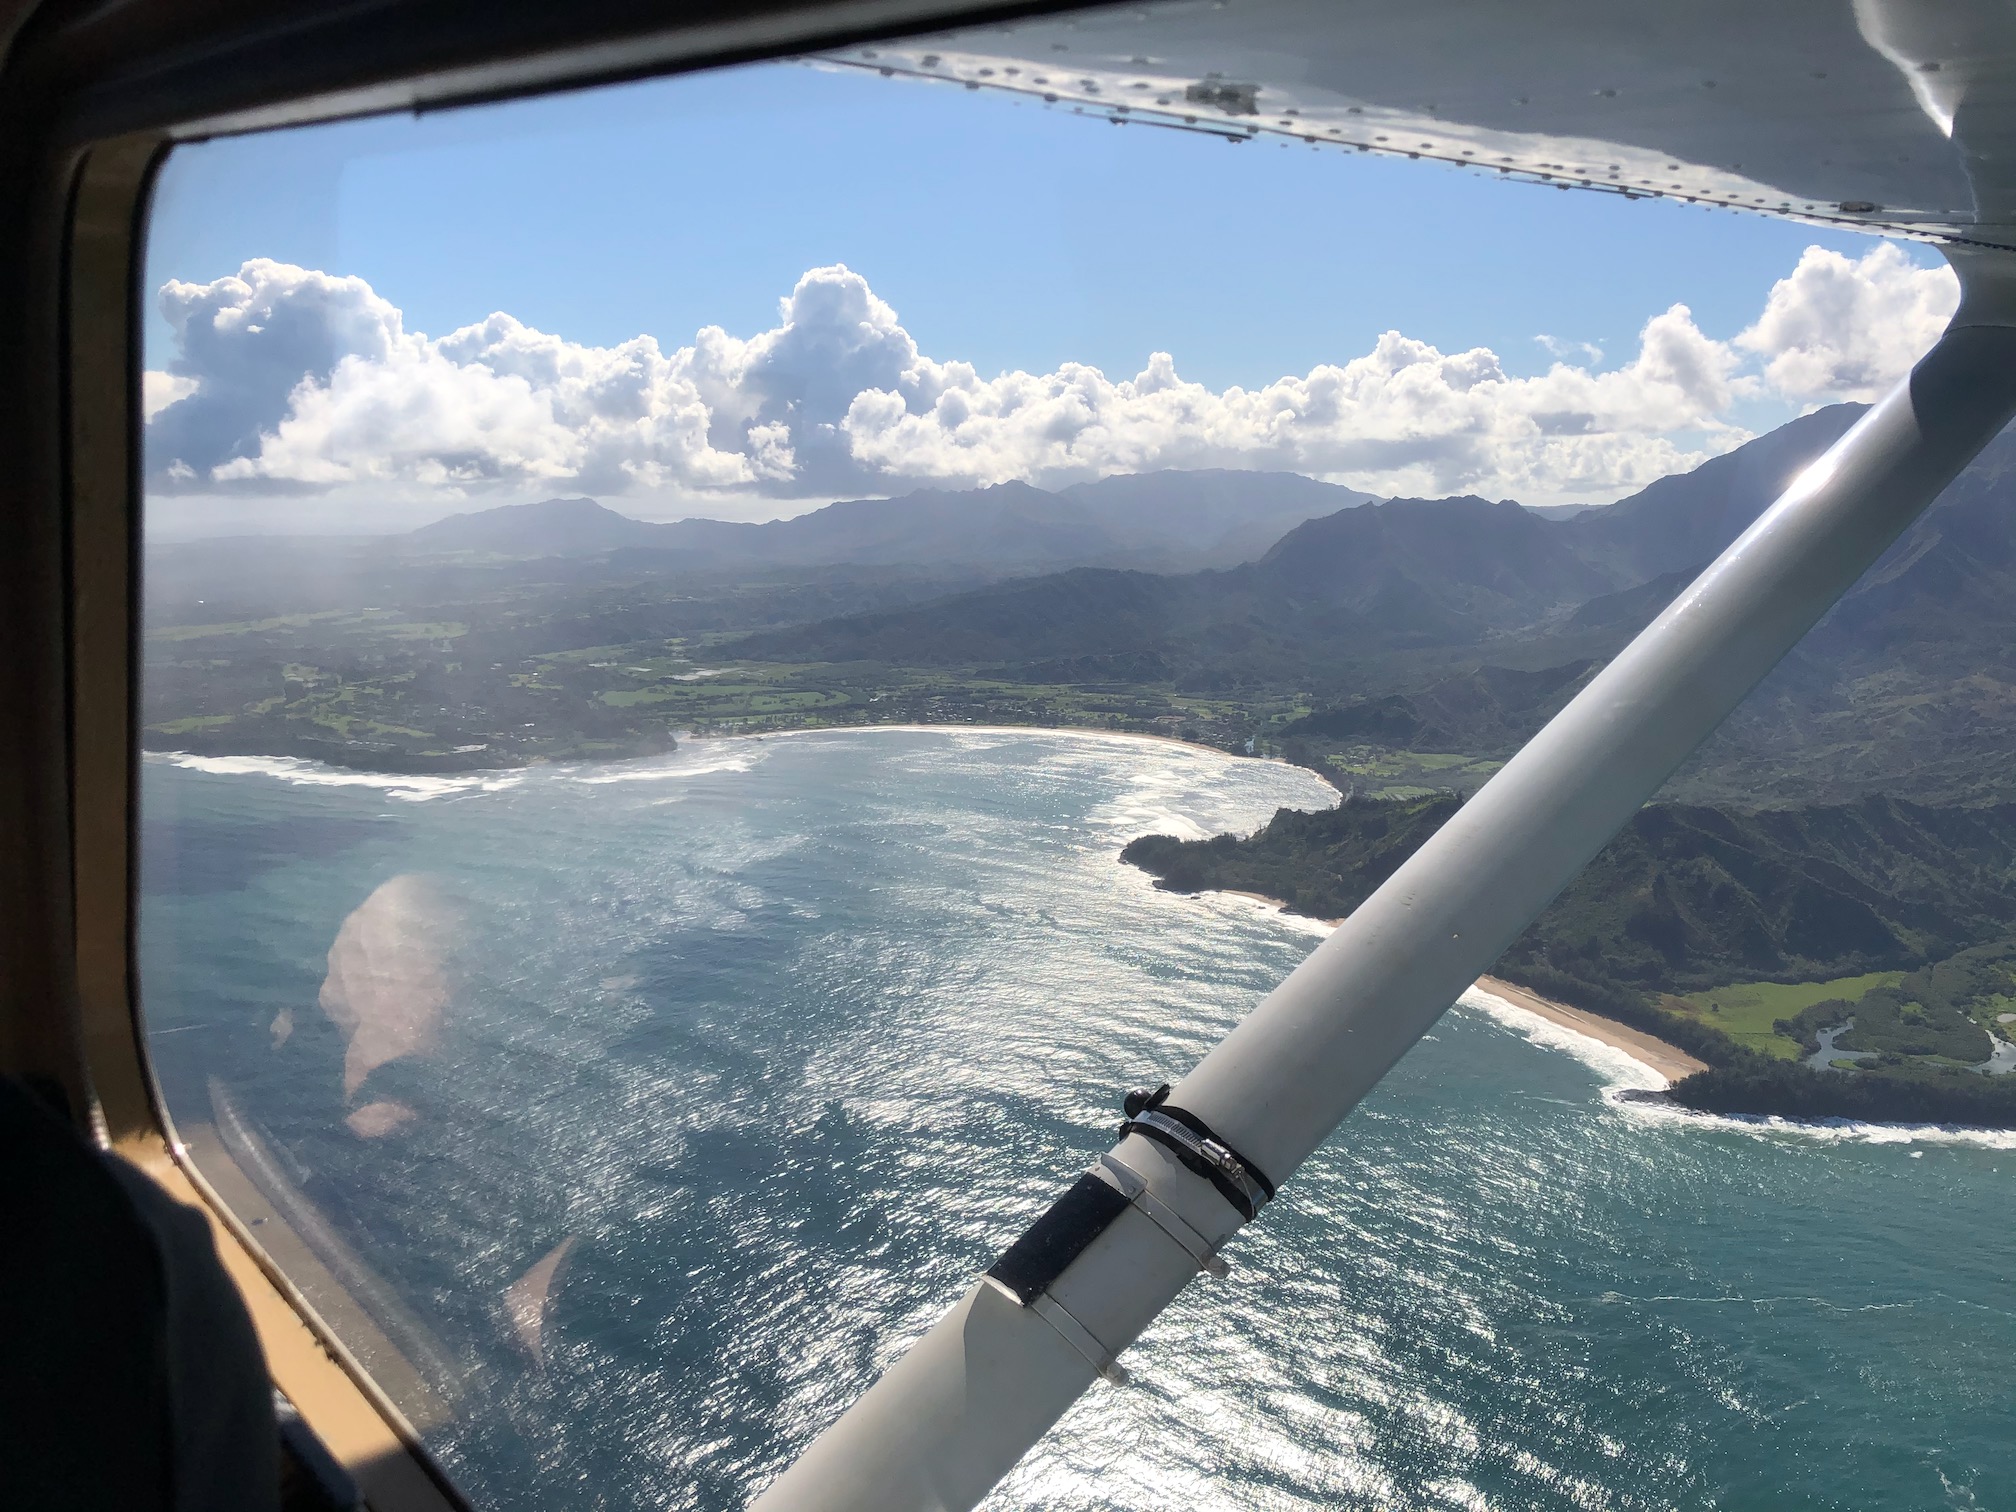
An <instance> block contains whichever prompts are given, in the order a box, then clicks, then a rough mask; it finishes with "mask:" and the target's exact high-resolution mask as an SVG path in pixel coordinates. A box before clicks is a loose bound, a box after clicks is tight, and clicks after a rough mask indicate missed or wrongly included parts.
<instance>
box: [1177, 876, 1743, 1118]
mask: <svg viewBox="0 0 2016 1512" xmlns="http://www.w3.org/2000/svg"><path fill="white" fill-rule="evenodd" d="M1210 890H1211V891H1212V892H1214V893H1217V894H1218V895H1219V896H1221V897H1227V898H1244V899H1246V900H1247V901H1248V902H1252V903H1260V904H1264V905H1265V906H1267V907H1268V908H1271V909H1274V910H1275V911H1276V912H1278V913H1284V914H1285V913H1287V912H1288V910H1287V907H1286V905H1284V904H1283V903H1282V902H1281V900H1280V899H1279V898H1270V897H1268V896H1266V895H1265V894H1264V893H1256V892H1245V891H1242V890H1241V889H1238V888H1233V887H1214V888H1212V889H1210ZM1294 917H1297V918H1300V917H1305V916H1304V915H1295V916H1294ZM1311 922H1313V923H1319V924H1324V925H1327V926H1328V927H1329V928H1331V929H1335V928H1336V927H1337V926H1338V925H1339V924H1341V923H1342V922H1343V920H1341V919H1316V920H1312V921H1311ZM1472 986H1473V987H1474V988H1475V989H1476V990H1477V991H1479V992H1483V993H1487V994H1489V995H1490V996H1491V997H1494V998H1497V999H1498V1000H1499V1001H1500V1002H1501V1003H1509V1004H1510V1005H1511V1006H1512V1007H1514V1008H1518V1009H1522V1010H1523V1011H1525V1012H1527V1013H1531V1014H1533V1015H1535V1016H1536V1017H1539V1018H1543V1019H1546V1020H1547V1021H1548V1022H1549V1023H1550V1024H1555V1025H1558V1026H1559V1027H1561V1028H1563V1029H1572V1030H1573V1031H1574V1032H1575V1033H1577V1034H1583V1035H1587V1036H1588V1037H1589V1038H1590V1039H1593V1040H1595V1041H1597V1042H1598V1043H1599V1044H1604V1045H1608V1046H1609V1047H1610V1048H1611V1049H1612V1050H1621V1051H1622V1052H1623V1053H1624V1054H1626V1055H1628V1056H1630V1057H1631V1059H1633V1060H1635V1061H1636V1062H1638V1064H1639V1065H1641V1066H1643V1067H1645V1068H1646V1069H1647V1070H1648V1071H1651V1072H1654V1073H1655V1074H1657V1075H1659V1076H1662V1077H1664V1078H1665V1079H1666V1082H1667V1084H1668V1085H1669V1086H1670V1085H1671V1084H1672V1083H1674V1082H1677V1081H1680V1080H1682V1079H1684V1078H1686V1077H1689V1076H1692V1075H1693V1074H1694V1073H1695V1072H1696V1071H1706V1070H1707V1069H1708V1063H1707V1062H1706V1061H1704V1060H1701V1059H1699V1058H1697V1057H1695V1056H1692V1055H1689V1054H1688V1053H1687V1052H1686V1051H1685V1050H1682V1049H1681V1048H1680V1047H1679V1046H1678V1045H1675V1044H1671V1043H1669V1042H1668V1041H1666V1040H1662V1039H1660V1038H1659V1037H1658V1036H1657V1035H1656V1034H1648V1033H1647V1032H1646V1031H1645V1030H1643V1029H1637V1028H1633V1027H1632V1026H1631V1025H1629V1024H1626V1023H1621V1022H1619V1021H1618V1020H1616V1019H1612V1018H1605V1017H1604V1016H1603V1015H1602V1014H1600V1013H1591V1012H1590V1011H1589V1010H1588V1009H1586V1008H1571V1007H1570V1006H1569V1005H1568V1004H1566V1003H1557V1002H1556V1001H1554V999H1552V998H1548V997H1542V996H1541V995H1540V994H1539V993H1537V992H1535V991H1533V989H1532V988H1530V987H1521V986H1519V985H1518V984H1517V983H1515V982H1508V981H1506V980H1505V979H1504V978H1503V977H1494V976H1490V975H1485V976H1480V977H1479V978H1477V980H1476V982H1474V983H1473V984H1472Z"/></svg>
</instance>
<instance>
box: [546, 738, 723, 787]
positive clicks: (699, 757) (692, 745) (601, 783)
mask: <svg viewBox="0 0 2016 1512" xmlns="http://www.w3.org/2000/svg"><path fill="white" fill-rule="evenodd" d="M762 759H763V748H762V747H761V746H760V745H757V744H755V743H754V742H752V741H750V740H748V739H746V738H743V737H736V736H731V737H729V738H727V739H723V740H705V741H697V740H696V741H691V742H688V743H687V744H685V745H682V746H680V747H679V748H678V749H677V750H676V751H674V752H672V754H671V755H669V756H667V757H666V758H664V759H663V760H653V759H648V758H647V759H645V760H641V761H611V762H598V763H595V764H593V765H582V766H567V767H555V768H553V769H552V773H553V776H554V778H555V779H557V780H559V781H564V782H578V783H581V784H582V785H584V786H586V787H606V786H608V785H609V784H610V783H614V782H671V781H674V780H679V779H684V778H688V777H705V776H708V775H710V774H712V773H714V772H746V771H748V770H750V769H751V768H752V767H754V766H755V765H756V763H757V762H759V761H761V760H762Z"/></svg>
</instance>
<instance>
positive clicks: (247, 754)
mask: <svg viewBox="0 0 2016 1512" xmlns="http://www.w3.org/2000/svg"><path fill="white" fill-rule="evenodd" d="M872 730H888V731H891V732H892V733H903V734H914V735H928V734H931V733H933V732H935V731H939V730H966V731H970V732H972V733H973V734H976V735H1077V736H1083V737H1085V738H1088V739H1097V740H1149V741H1158V742H1160V743H1162V744H1164V745H1173V746H1182V747H1183V748H1184V749H1185V750H1190V751H1208V752H1210V753H1211V754H1212V755H1213V756H1226V757H1230V758H1232V759H1233V760H1235V761H1271V762H1274V763H1275V764H1277V765H1279V766H1287V767H1294V768H1295V770H1296V771H1298V772H1307V773H1308V774H1309V775H1310V776H1312V777H1314V778H1315V779H1316V780H1317V781H1318V782H1320V783H1322V784H1323V785H1324V786H1325V787H1327V788H1328V789H1330V791H1331V792H1333V793H1335V794H1336V795H1337V798H1338V801H1339V802H1341V801H1342V800H1343V797H1344V790H1343V789H1342V788H1340V787H1338V786H1337V784H1336V783H1335V782H1334V781H1332V780H1331V778H1330V777H1328V776H1327V775H1325V774H1324V773H1322V772H1319V771H1317V770H1316V769H1315V768H1314V767H1307V766H1303V765H1302V764H1300V763H1299V762H1294V761H1290V760H1288V759H1287V758H1286V757H1285V756H1258V755H1255V756H1248V755H1246V754H1245V753H1244V752H1234V751H1228V750H1226V749H1225V748H1224V747H1222V746H1215V745H1206V744H1205V743H1204V742H1203V741H1201V740H1185V739H1183V738H1182V736H1180V735H1160V734H1152V733H1150V732H1148V731H1145V730H1109V729H1107V728H1105V727H1104V726H1102V725H1039V724H966V723H963V722H960V721H955V720H945V721H943V722H941V723H938V724H918V723H916V722H915V721H906V722H904V723H902V724H882V723H872V724H806V725H793V726H790V727H787V728H784V729H773V730H737V731H735V732H734V733H733V734H728V735H695V734H693V733H691V732H690V731H675V732H674V735H675V738H676V739H677V741H678V744H677V745H676V746H674V747H673V750H675V751H676V750H679V749H683V748H686V747H689V746H698V745H703V744H711V743H713V742H715V741H723V742H726V741H743V740H750V741H756V742H758V743H760V742H762V741H765V740H785V739H789V738H790V737H792V736H796V735H836V734H853V733H856V732H860V731H872ZM140 754H141V755H142V757H148V756H154V757H159V758H161V759H163V760H174V759H177V758H181V759H184V760H189V759H195V760H203V761H303V762H308V763H309V764H311V765H314V766H321V767H326V768H328V769H329V770H330V771H332V772H354V773H356V774H357V775H358V776H360V777H365V778H371V777H386V778H397V777H444V778H451V779H452V778H461V777H484V776H504V775H506V774H509V773H512V772H531V771H537V770H538V769H539V768H540V767H575V766H621V765H622V764H623V763H625V762H629V761H655V760H659V759H661V758H662V757H663V756H666V755H669V754H671V752H654V753H651V754H648V755H641V756H600V757H597V756H589V757H583V758H578V759H575V758H567V759H561V760H549V759H547V758H545V757H540V758H537V759H535V760H532V761H527V762H521V763H519V764H517V765H515V766H485V767H478V766H471V767H460V766H458V767H443V768H441V769H439V770H433V769H431V768H430V769H426V770H420V769H404V768H398V767H370V766H349V765H346V764H340V763H337V762H333V761H331V760H329V759H328V756H327V755H326V754H324V753H320V752H318V753H316V754H313V755H301V754H298V753H296V752H289V751H184V750H179V749H172V748H169V747H166V746H143V747H142V748H141V752H140ZM1332 807H1335V805H1334V804H1333V805H1332ZM1266 901H1268V902H1272V901H1274V900H1273V899H1271V898H1270V899H1268V900H1266Z"/></svg>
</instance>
